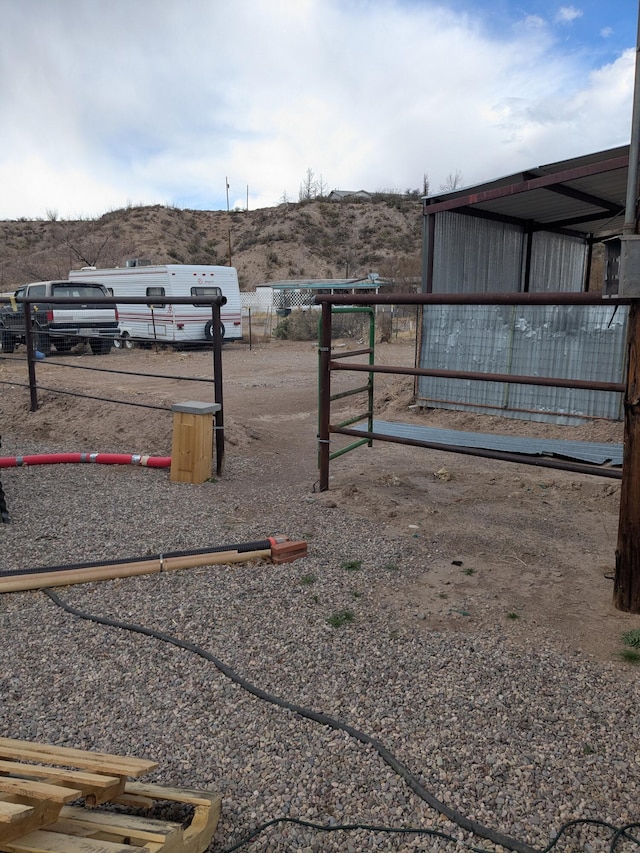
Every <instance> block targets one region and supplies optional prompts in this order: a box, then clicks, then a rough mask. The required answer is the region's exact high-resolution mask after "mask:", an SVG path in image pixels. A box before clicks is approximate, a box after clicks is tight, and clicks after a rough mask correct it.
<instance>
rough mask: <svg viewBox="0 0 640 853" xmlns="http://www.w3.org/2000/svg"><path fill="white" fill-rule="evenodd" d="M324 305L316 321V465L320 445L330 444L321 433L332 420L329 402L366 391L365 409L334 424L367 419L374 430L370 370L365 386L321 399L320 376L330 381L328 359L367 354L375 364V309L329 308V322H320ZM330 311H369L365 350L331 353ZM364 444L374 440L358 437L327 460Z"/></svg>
mask: <svg viewBox="0 0 640 853" xmlns="http://www.w3.org/2000/svg"><path fill="white" fill-rule="evenodd" d="M322 307H323V314H322V316H321V317H320V319H319V320H318V468H320V467H321V464H322V459H321V452H320V448H321V446H322V444H323V443H326V444H328V443H329V435H328V434H327V435H326V436H323V435H322V430H323V422H324V423H325V424H328V423H329V421H330V420H331V413H330V408H331V403H332V402H334V401H335V400H343V399H344V398H346V397H352V396H354V395H355V394H362V393H365V392H366V394H367V411H366V412H364V413H363V414H359V415H356V416H354V417H351V418H348V419H347V420H346V421H341V422H340V423H339V424H335V426H336V427H338V428H342V427H348V426H351V425H352V424H355V423H359V422H360V421H362V420H364V419H365V418H366V419H367V429H368V432H373V377H374V373H373V371H371V372H369V374H368V376H367V382H366V384H365V385H360V386H358V387H357V388H350V389H349V390H348V391H341V392H340V393H338V394H331V393H329V394H328V395H325V396H324V398H323V388H322V382H323V377H325V378H326V382H327V383H329V382H330V378H329V371H328V370H327V369H326V366H327V365H328V363H329V361H330V360H331V359H334V360H335V359H338V358H352V357H353V356H356V355H367V356H368V357H369V366H370V367H372V366H373V365H374V364H375V344H376V312H375V309H374V308H372V307H371V306H367V307H353V306H347V307H334V306H330V307H329V315H328V317H327V319H328V322H324V323H323V319H324V315H325V311H326V309H325V307H324V305H323V306H322ZM333 314H368V315H369V346H368V347H366V348H364V349H357V350H348V351H347V352H343V353H332V352H331V316H332V315H333ZM323 399H325V400H326V401H327V403H326V404H325V405H327V406H328V411H327V412H326V413H325V417H323ZM363 444H366V445H368V446H369V447H372V446H373V439H371V438H361V439H358V440H357V441H353V442H351V444H348V445H347V446H346V447H341V448H340V450H335V451H334V452H333V453H329V455H328V457H327V463H328V462H330V461H331V460H333V459H337V458H338V457H339V456H343V455H344V454H345V453H348V452H349V451H350V450H355V449H356V447H361V446H362V445H363Z"/></svg>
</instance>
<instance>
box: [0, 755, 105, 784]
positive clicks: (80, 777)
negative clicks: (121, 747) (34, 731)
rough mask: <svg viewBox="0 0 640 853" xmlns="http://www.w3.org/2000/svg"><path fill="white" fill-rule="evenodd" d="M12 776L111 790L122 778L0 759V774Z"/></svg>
mask: <svg viewBox="0 0 640 853" xmlns="http://www.w3.org/2000/svg"><path fill="white" fill-rule="evenodd" d="M2 773H9V774H11V775H12V776H37V777H39V778H41V779H50V780H52V781H54V782H73V784H74V785H75V787H76V788H80V789H83V788H85V787H86V788H97V789H101V788H111V787H112V786H113V785H116V784H117V783H118V782H120V780H121V779H122V776H107V775H105V774H103V773H88V772H85V771H83V770H67V769H65V768H62V767H50V766H49V767H44V766H42V765H40V764H24V763H23V762H21V761H4V760H2V759H0V774H2Z"/></svg>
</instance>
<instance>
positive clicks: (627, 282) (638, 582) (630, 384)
mask: <svg viewBox="0 0 640 853" xmlns="http://www.w3.org/2000/svg"><path fill="white" fill-rule="evenodd" d="M639 165H640V0H639V3H638V32H637V36H636V69H635V83H634V92H633V114H632V119H631V141H630V145H629V167H628V175H627V199H626V207H625V218H624V226H623V234H622V238H621V257H620V284H619V291H618V292H619V295H620V296H631V297H633V301H632V303H631V306H630V308H629V319H628V325H627V387H626V391H625V395H624V452H623V457H622V483H621V486H620V519H619V522H618V543H617V547H616V573H615V581H614V588H613V603H614V605H615V607H617V609H618V610H624V611H627V612H628V613H640V299H639V298H638V297H640V292H639V288H638V276H639V273H640V236H639V235H638V174H639Z"/></svg>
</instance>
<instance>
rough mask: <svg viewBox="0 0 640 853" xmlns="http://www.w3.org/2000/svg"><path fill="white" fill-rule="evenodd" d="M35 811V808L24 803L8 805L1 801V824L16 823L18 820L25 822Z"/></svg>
mask: <svg viewBox="0 0 640 853" xmlns="http://www.w3.org/2000/svg"><path fill="white" fill-rule="evenodd" d="M34 811H35V810H34V808H33V806H26V805H24V804H23V803H7V802H5V801H4V800H0V823H15V822H16V821H17V820H24V818H26V817H28V816H29V815H32V814H33V813H34Z"/></svg>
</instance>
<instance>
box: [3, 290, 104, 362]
mask: <svg viewBox="0 0 640 853" xmlns="http://www.w3.org/2000/svg"><path fill="white" fill-rule="evenodd" d="M56 296H69V297H74V298H76V299H79V300H82V301H81V302H78V303H77V304H72V305H55V304H53V303H50V302H49V303H48V302H47V299H49V298H51V297H56ZM105 296H106V297H108V296H110V294H109V293H108V292H107V289H106V287H104V285H102V284H99V283H98V282H86V281H83V282H80V281H77V282H72V281H36V282H33V283H32V284H25V285H23V286H22V287H19V288H18V289H17V290H16V292H15V293H14V295H13V299H12V300H11V302H10V303H9V304H7V303H3V304H0V343H1V344H2V350H3V351H4V352H5V353H12V352H13V351H14V348H15V346H16V345H17V344H20V343H24V342H25V323H24V303H22V302H18V301H17V300H18V299H19V298H20V297H29V298H30V299H34V300H36V301H35V302H32V303H31V316H32V318H33V327H34V329H33V330H34V336H35V347H36V350H38V351H39V352H41V353H43V354H44V355H49V353H50V352H51V347H52V346H54V347H55V348H56V350H57V351H58V352H69V350H70V349H71V348H72V347H73V345H74V344H77V343H79V342H80V341H85V342H88V344H89V346H90V347H91V352H92V353H93V354H94V355H104V354H106V353H108V352H109V351H110V349H111V347H112V346H113V341H114V338H115V337H116V336H117V334H118V313H117V310H116V308H115V305H95V304H92V300H93V299H102V298H103V297H105Z"/></svg>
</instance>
